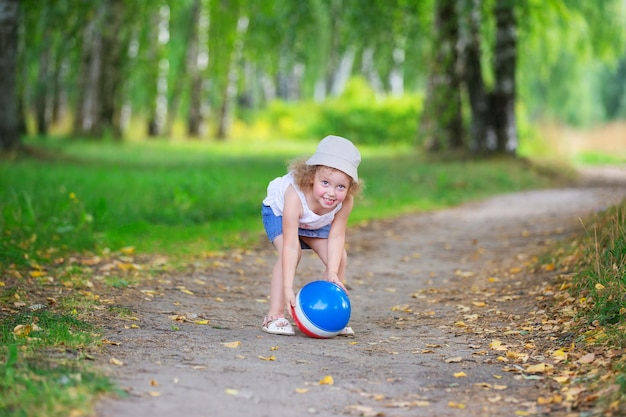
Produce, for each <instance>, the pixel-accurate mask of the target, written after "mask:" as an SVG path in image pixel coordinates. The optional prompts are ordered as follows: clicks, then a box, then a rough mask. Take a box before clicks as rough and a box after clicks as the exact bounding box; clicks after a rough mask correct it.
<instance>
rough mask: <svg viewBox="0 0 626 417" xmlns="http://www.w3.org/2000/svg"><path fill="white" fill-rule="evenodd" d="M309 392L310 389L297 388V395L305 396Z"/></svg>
mask: <svg viewBox="0 0 626 417" xmlns="http://www.w3.org/2000/svg"><path fill="white" fill-rule="evenodd" d="M307 392H309V388H296V393H298V394H304V393H307Z"/></svg>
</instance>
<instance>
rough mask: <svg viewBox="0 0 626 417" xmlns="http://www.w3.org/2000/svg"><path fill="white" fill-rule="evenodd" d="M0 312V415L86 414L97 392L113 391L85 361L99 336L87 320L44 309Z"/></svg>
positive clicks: (59, 416) (60, 415)
mask: <svg viewBox="0 0 626 417" xmlns="http://www.w3.org/2000/svg"><path fill="white" fill-rule="evenodd" d="M6 295H7V294H4V295H3V296H6ZM0 318H1V321H0V357H1V358H2V360H1V361H0V410H2V412H3V414H2V415H5V416H15V417H18V416H20V417H21V416H24V417H30V416H50V417H64V416H67V415H70V414H74V415H88V414H90V412H91V411H92V407H93V403H94V400H95V398H96V397H97V396H98V395H100V394H102V393H105V392H112V391H116V392H119V391H118V390H117V389H116V388H115V386H114V385H113V384H112V383H111V382H110V381H109V380H108V379H107V378H106V377H104V376H102V375H101V374H100V373H99V372H97V371H95V370H93V369H92V368H91V367H90V366H89V365H88V364H86V363H85V358H84V353H83V352H84V351H85V349H86V348H87V347H89V346H95V345H96V344H97V341H98V338H99V334H98V333H96V332H95V331H96V329H95V328H94V327H93V326H92V325H91V324H89V323H87V322H84V321H81V320H79V319H77V318H76V317H74V316H73V315H72V314H60V313H54V312H51V311H48V310H47V309H43V310H38V311H36V312H32V313H14V314H11V315H10V316H5V317H0Z"/></svg>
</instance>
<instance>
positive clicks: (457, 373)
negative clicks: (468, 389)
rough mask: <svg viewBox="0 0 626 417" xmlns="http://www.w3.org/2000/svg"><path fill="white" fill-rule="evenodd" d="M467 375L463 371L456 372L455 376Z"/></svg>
mask: <svg viewBox="0 0 626 417" xmlns="http://www.w3.org/2000/svg"><path fill="white" fill-rule="evenodd" d="M466 376H467V374H466V373H465V372H463V371H461V372H455V373H454V377H455V378H463V377H466Z"/></svg>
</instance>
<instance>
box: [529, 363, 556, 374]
mask: <svg viewBox="0 0 626 417" xmlns="http://www.w3.org/2000/svg"><path fill="white" fill-rule="evenodd" d="M553 368H554V366H552V365H550V364H549V363H544V362H542V363H538V364H535V365H528V366H527V367H526V369H525V372H527V373H529V374H543V373H546V372H549V371H551V370H552V369H553Z"/></svg>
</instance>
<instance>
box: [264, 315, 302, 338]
mask: <svg viewBox="0 0 626 417" xmlns="http://www.w3.org/2000/svg"><path fill="white" fill-rule="evenodd" d="M261 329H262V330H263V331H264V332H265V333H270V334H280V335H285V336H293V335H294V334H296V332H294V331H293V326H292V325H291V323H289V320H287V319H286V318H284V317H274V316H265V318H264V319H263V327H262V328H261Z"/></svg>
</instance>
